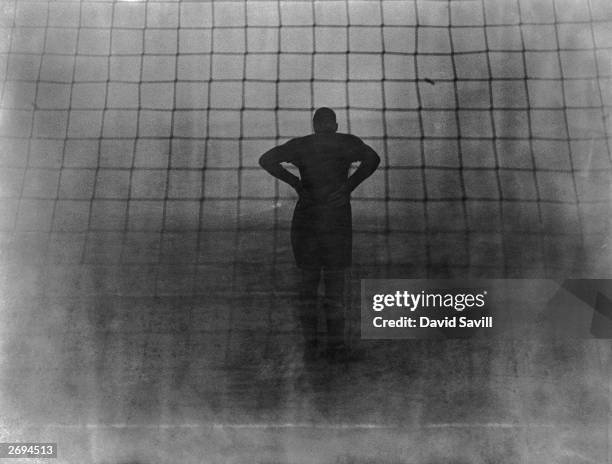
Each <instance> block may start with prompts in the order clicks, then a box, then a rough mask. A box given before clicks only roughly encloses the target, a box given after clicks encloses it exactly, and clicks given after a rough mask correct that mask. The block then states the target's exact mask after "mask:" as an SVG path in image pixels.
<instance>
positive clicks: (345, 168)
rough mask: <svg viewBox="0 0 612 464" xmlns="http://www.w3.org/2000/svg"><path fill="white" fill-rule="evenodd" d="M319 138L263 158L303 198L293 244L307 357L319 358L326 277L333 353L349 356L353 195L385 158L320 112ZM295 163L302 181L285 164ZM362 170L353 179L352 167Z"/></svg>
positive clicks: (312, 137) (293, 142) (316, 134)
mask: <svg viewBox="0 0 612 464" xmlns="http://www.w3.org/2000/svg"><path fill="white" fill-rule="evenodd" d="M313 129H314V134H311V135H307V136H305V137H298V138H294V139H292V140H289V141H288V142H287V143H285V144H283V145H281V146H278V147H275V148H272V149H271V150H269V151H268V152H266V153H264V154H263V155H262V156H261V158H260V159H259V164H260V165H261V167H262V168H264V169H265V170H266V171H268V172H269V173H270V174H272V175H273V176H274V177H276V178H278V179H280V180H281V181H283V182H286V183H287V184H289V185H290V186H291V187H293V188H294V189H295V190H296V191H297V193H298V195H299V199H298V202H297V205H296V207H295V211H294V214H293V220H292V224H291V244H292V247H293V254H294V257H295V260H296V263H297V266H298V268H300V269H301V288H300V298H299V308H300V322H301V325H302V330H303V334H304V338H305V342H306V347H305V352H304V356H305V358H306V359H313V358H315V357H316V355H317V352H318V348H317V310H316V308H317V290H318V287H319V282H320V279H321V271H322V273H323V282H324V286H325V294H324V307H325V315H326V319H327V335H328V340H327V355H328V356H330V357H331V358H336V357H337V356H339V355H341V354H342V353H345V352H346V347H345V343H344V305H343V301H344V280H345V278H344V275H345V270H346V268H347V267H349V266H350V265H351V249H352V235H353V233H352V222H351V203H350V195H351V192H352V191H353V190H355V188H356V187H357V186H358V185H359V184H360V183H361V182H363V181H364V180H365V179H366V178H368V177H369V176H370V175H371V174H372V173H373V172H374V171H375V170H376V168H377V167H378V164H379V163H380V158H379V156H378V155H377V154H376V152H375V151H374V150H373V149H372V148H370V147H369V146H368V145H366V144H365V143H364V142H363V141H362V140H361V139H359V138H358V137H355V136H353V135H349V134H341V133H337V132H336V131H337V129H338V124H337V123H336V114H335V113H334V112H333V110H331V109H329V108H319V109H318V110H317V111H316V112H315V114H314V118H313ZM283 162H286V163H291V164H293V165H295V166H296V167H297V168H298V170H299V173H300V177H297V176H295V175H293V174H292V173H291V172H289V171H288V170H286V169H285V168H284V167H283V166H282V165H281V163H283ZM354 162H359V163H360V165H359V167H358V168H357V169H356V170H355V172H354V173H353V174H352V175H350V176H349V172H350V168H351V164H352V163H354Z"/></svg>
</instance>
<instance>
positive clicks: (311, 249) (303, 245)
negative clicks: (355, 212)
mask: <svg viewBox="0 0 612 464" xmlns="http://www.w3.org/2000/svg"><path fill="white" fill-rule="evenodd" d="M352 239H353V230H352V224H351V207H350V204H346V205H343V206H341V207H334V208H330V207H322V206H304V205H301V204H300V203H298V205H297V206H296V208H295V211H294V213H293V220H292V222H291V245H292V248H293V256H294V257H295V262H296V264H297V266H298V267H299V268H300V269H320V268H322V267H324V268H338V269H340V268H346V267H349V266H350V265H351V255H352V247H353V244H352Z"/></svg>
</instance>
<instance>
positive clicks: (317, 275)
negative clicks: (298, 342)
mask: <svg viewBox="0 0 612 464" xmlns="http://www.w3.org/2000/svg"><path fill="white" fill-rule="evenodd" d="M301 272H302V276H301V282H300V295H299V302H298V308H299V317H300V324H301V326H302V334H303V335H304V341H305V344H306V346H305V352H304V357H305V358H307V359H313V358H314V357H315V356H316V353H317V319H318V317H317V316H318V315H317V290H318V288H319V280H320V279H321V270H320V269H302V270H301Z"/></svg>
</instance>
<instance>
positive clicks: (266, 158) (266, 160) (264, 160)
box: [259, 152, 272, 171]
mask: <svg viewBox="0 0 612 464" xmlns="http://www.w3.org/2000/svg"><path fill="white" fill-rule="evenodd" d="M271 164H272V160H271V159H270V152H266V153H264V154H263V155H261V156H260V157H259V165H260V166H261V167H262V168H263V169H265V170H266V171H268V170H269V169H270V165H271Z"/></svg>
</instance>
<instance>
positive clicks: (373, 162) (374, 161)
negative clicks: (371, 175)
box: [369, 150, 380, 170]
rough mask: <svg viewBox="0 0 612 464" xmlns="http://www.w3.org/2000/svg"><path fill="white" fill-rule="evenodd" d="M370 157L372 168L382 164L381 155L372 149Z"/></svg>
mask: <svg viewBox="0 0 612 464" xmlns="http://www.w3.org/2000/svg"><path fill="white" fill-rule="evenodd" d="M369 158H370V164H371V165H372V170H374V169H376V168H378V165H379V164H380V156H378V153H376V152H375V151H374V150H372V151H371V152H370V156H369Z"/></svg>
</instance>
